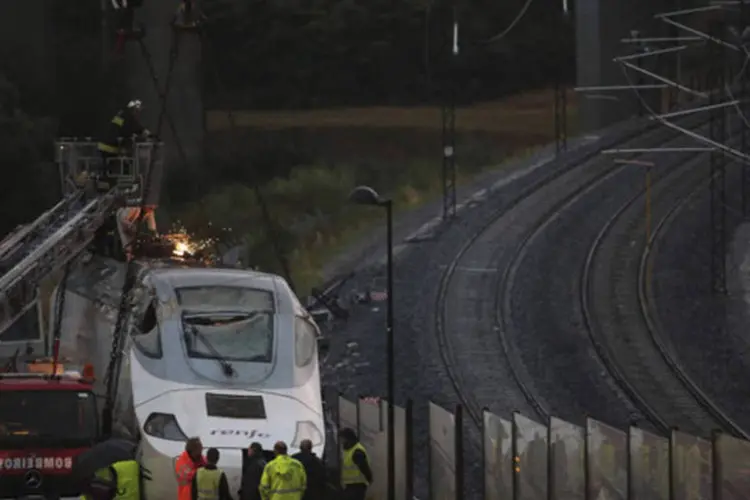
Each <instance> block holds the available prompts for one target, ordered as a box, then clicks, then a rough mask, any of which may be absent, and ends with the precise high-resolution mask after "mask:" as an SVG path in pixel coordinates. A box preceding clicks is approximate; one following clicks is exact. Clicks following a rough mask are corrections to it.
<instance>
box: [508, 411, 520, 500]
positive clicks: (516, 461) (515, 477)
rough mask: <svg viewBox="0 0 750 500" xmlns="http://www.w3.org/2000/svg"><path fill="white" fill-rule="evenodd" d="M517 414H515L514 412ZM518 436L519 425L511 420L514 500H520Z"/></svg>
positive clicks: (514, 420) (513, 419)
mask: <svg viewBox="0 0 750 500" xmlns="http://www.w3.org/2000/svg"><path fill="white" fill-rule="evenodd" d="M513 413H515V412H513ZM517 436H518V424H517V423H516V419H515V418H512V419H511V424H510V449H511V454H512V455H513V459H512V463H511V467H513V476H511V477H512V478H513V500H518V490H519V488H518V483H519V481H520V476H519V472H520V470H521V469H520V467H521V465H520V460H521V459H520V457H519V456H518V445H516V438H517Z"/></svg>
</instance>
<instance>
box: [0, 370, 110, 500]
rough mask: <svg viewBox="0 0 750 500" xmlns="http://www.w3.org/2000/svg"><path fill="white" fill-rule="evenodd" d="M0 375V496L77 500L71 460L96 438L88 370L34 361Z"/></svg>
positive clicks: (95, 421) (92, 394)
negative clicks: (74, 369)
mask: <svg viewBox="0 0 750 500" xmlns="http://www.w3.org/2000/svg"><path fill="white" fill-rule="evenodd" d="M23 365H24V366H22V367H19V370H18V371H14V372H6V373H0V498H2V499H5V498H21V499H28V500H31V499H45V500H47V499H55V500H57V499H66V498H76V499H77V498H79V495H80V491H77V489H78V488H77V485H76V484H75V482H74V481H73V476H72V470H73V459H74V458H75V457H76V455H78V454H79V453H81V452H83V451H85V450H86V449H88V448H90V447H91V446H92V445H93V444H94V443H95V442H96V441H97V438H98V434H99V422H98V420H99V414H98V411H97V405H96V398H95V396H94V392H93V368H92V366H91V365H86V367H85V368H84V369H83V370H82V371H71V370H66V369H65V365H64V362H63V361H62V360H60V361H58V362H55V361H54V360H50V359H37V360H32V361H29V362H26V363H23Z"/></svg>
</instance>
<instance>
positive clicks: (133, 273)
mask: <svg viewBox="0 0 750 500" xmlns="http://www.w3.org/2000/svg"><path fill="white" fill-rule="evenodd" d="M172 29H173V36H172V45H171V47H170V51H169V54H170V57H169V68H168V69H167V75H166V77H165V86H164V92H163V94H162V92H161V89H160V88H159V80H158V78H157V75H156V73H155V71H154V72H152V73H151V77H152V83H153V85H154V87H155V89H156V92H157V94H158V95H160V96H162V95H163V97H164V98H163V99H162V100H161V108H160V111H159V116H158V119H157V124H156V134H157V136H159V135H161V129H162V127H163V124H164V120H165V118H166V117H167V115H168V110H167V102H168V99H167V97H168V95H169V90H170V87H171V83H172V73H173V72H174V65H175V63H176V61H177V58H178V56H179V33H178V32H177V27H176V26H175V25H174V23H173V24H172ZM140 43H141V44H143V42H142V41H140ZM142 55H143V56H144V57H145V58H146V60H147V64H148V65H149V67H150V68H153V64H152V63H151V55H150V52H149V51H148V50H147V48H146V47H145V46H144V45H142ZM154 159H155V155H154V154H153V152H152V154H151V155H150V157H149V165H148V168H147V171H146V177H145V180H144V186H143V194H142V198H141V205H140V212H139V214H138V217H137V219H136V222H135V227H136V231H137V233H136V238H135V240H134V242H133V244H134V245H136V244H137V243H138V237H139V236H140V231H141V226H142V222H143V218H144V216H145V212H146V207H147V204H148V202H147V200H148V196H149V194H150V192H151V184H152V182H151V180H152V176H153V170H154V168H153V167H154ZM137 273H138V264H137V261H136V258H135V254H134V255H132V257H131V259H130V260H129V261H128V263H127V265H126V267H125V277H124V280H123V284H122V289H121V292H120V303H119V305H118V309H117V318H116V320H115V327H114V330H113V332H112V346H111V350H110V359H109V364H108V365H107V372H106V376H105V381H104V383H105V387H106V402H105V406H104V412H103V419H102V420H103V425H102V433H103V434H104V435H105V436H110V435H111V434H112V424H113V417H114V415H113V412H114V399H115V397H116V394H117V389H118V382H119V377H118V376H117V374H118V373H119V369H120V363H121V360H122V355H121V354H122V353H121V351H122V341H123V339H124V338H125V335H126V333H127V332H125V326H126V325H125V319H126V317H127V315H128V309H129V306H130V302H131V293H132V290H133V287H134V285H135V280H136V277H137Z"/></svg>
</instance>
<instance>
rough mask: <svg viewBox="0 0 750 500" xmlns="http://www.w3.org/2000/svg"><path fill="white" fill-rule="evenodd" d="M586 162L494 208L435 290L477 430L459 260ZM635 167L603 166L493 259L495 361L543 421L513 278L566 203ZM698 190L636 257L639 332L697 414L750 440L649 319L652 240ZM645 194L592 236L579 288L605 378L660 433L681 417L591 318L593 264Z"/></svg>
mask: <svg viewBox="0 0 750 500" xmlns="http://www.w3.org/2000/svg"><path fill="white" fill-rule="evenodd" d="M637 137H639V135H638V134H634V135H632V136H631V137H629V138H627V139H626V140H628V141H629V140H632V139H634V138H637ZM640 137H642V138H643V137H645V138H649V137H650V135H648V134H641V135H640ZM672 138H674V136H672ZM663 142H666V141H663ZM590 160H591V158H589V161H590ZM699 162H700V159H696V158H695V157H693V158H691V159H690V160H689V161H686V160H685V157H684V156H683V157H680V158H677V159H674V161H672V162H670V165H669V166H668V168H666V169H662V170H661V171H660V173H658V174H657V175H656V177H655V179H654V185H656V184H658V183H661V182H662V181H668V180H669V179H672V178H673V177H675V176H677V175H679V174H681V173H682V174H684V172H685V171H694V170H696V168H695V166H696V164H698V163H699ZM585 163H587V161H584V162H581V163H579V166H575V167H572V168H570V169H568V170H565V171H557V172H555V173H553V174H551V175H549V176H548V177H546V178H544V179H541V180H540V181H539V182H538V183H536V184H535V185H533V186H530V187H529V189H527V190H525V191H524V192H521V193H518V194H517V196H516V197H515V198H514V200H512V202H510V203H508V204H506V205H505V206H504V207H502V208H501V209H499V210H498V211H496V212H495V213H493V214H492V216H491V217H490V218H489V219H488V221H487V222H486V224H484V225H483V226H482V227H481V228H479V229H478V230H477V231H476V232H475V233H474V234H473V235H472V236H471V237H470V238H468V240H467V241H466V243H465V244H464V245H463V247H462V248H461V249H460V251H459V252H458V253H457V254H455V255H454V257H453V259H452V261H451V262H450V263H449V265H448V266H447V267H446V269H445V271H444V273H443V275H442V277H441V280H440V285H439V289H438V294H437V302H436V315H435V333H436V337H437V341H438V345H439V348H440V354H441V357H442V362H443V365H444V367H445V370H446V372H447V373H448V376H449V378H450V381H451V383H452V385H453V387H454V390H455V392H456V394H457V395H458V398H459V400H460V401H461V403H462V404H463V406H464V407H465V411H466V412H467V414H468V415H469V416H470V418H471V419H472V421H473V422H474V424H475V425H476V426H477V427H481V422H482V408H483V406H486V401H487V398H483V399H484V401H480V400H479V399H480V398H477V397H476V396H475V390H476V387H475V386H471V387H470V384H467V382H466V381H465V377H464V372H463V370H464V369H465V367H462V365H461V363H460V359H459V358H460V357H461V356H460V355H458V354H456V352H455V349H454V345H455V342H456V339H455V338H452V336H451V335H450V334H449V332H448V331H447V328H446V320H447V308H446V299H447V296H448V293H449V288H450V285H451V283H452V282H453V281H454V279H455V277H456V271H457V270H458V269H459V267H460V266H461V263H462V262H463V261H464V259H465V258H466V256H467V254H469V253H470V252H471V251H472V248H473V247H474V246H475V245H477V244H478V241H480V239H481V238H482V237H483V235H485V233H486V232H488V231H489V230H490V229H491V228H493V226H495V225H496V224H497V223H498V221H499V220H500V219H501V218H503V217H506V216H509V214H510V213H511V212H512V211H513V210H514V209H515V208H517V207H518V205H519V204H521V203H522V202H523V201H524V200H525V198H527V197H529V196H531V195H532V194H533V193H534V192H535V191H537V190H540V189H543V188H545V187H547V186H550V185H551V184H552V183H554V182H556V181H559V180H560V179H561V178H562V177H564V176H565V175H569V174H570V175H573V173H574V172H575V171H576V170H577V169H579V168H581V167H582V166H583V165H585ZM632 168H633V167H632V166H622V167H616V168H612V169H609V170H606V169H604V168H602V169H600V172H599V173H598V174H595V175H592V176H588V177H586V178H585V180H584V182H581V183H579V184H578V185H577V187H575V188H573V189H571V190H570V192H569V193H567V194H566V196H563V197H561V198H560V199H559V200H558V201H557V202H555V203H552V204H551V205H549V206H547V207H546V209H545V210H544V212H543V213H542V215H541V216H540V217H538V219H537V220H536V221H535V222H534V223H533V224H531V225H530V226H529V227H528V228H527V229H526V230H525V231H524V232H523V233H522V234H521V235H520V241H519V242H518V243H517V244H516V245H514V246H513V247H512V248H511V249H510V250H507V249H506V250H505V251H504V253H507V254H509V255H505V257H506V258H505V259H502V256H497V255H496V256H494V258H493V261H496V260H499V261H501V265H500V266H499V268H498V269H496V272H495V273H494V274H495V276H494V283H493V289H494V291H495V294H496V295H495V297H494V303H495V308H494V310H495V328H494V333H495V342H496V343H497V344H499V347H500V348H499V349H498V352H501V353H502V359H501V360H497V361H502V363H504V364H506V365H507V367H508V370H507V371H508V373H509V374H510V375H512V377H513V379H514V381H515V386H516V387H517V388H518V389H519V390H520V392H521V393H522V395H523V397H524V399H525V402H526V404H527V408H516V409H518V410H521V411H522V412H523V410H529V411H532V412H534V413H536V415H538V416H539V417H540V418H541V419H542V420H543V421H545V422H546V421H547V419H548V418H549V417H550V409H549V407H548V404H547V403H546V402H545V401H543V400H542V399H541V398H540V396H539V395H538V391H536V390H535V388H534V381H533V380H532V379H531V377H530V376H529V374H528V373H527V371H526V368H525V366H524V363H523V362H522V361H521V358H520V356H519V355H518V352H517V350H516V346H515V345H514V343H513V342H512V341H511V339H509V337H508V332H509V331H510V330H512V329H513V328H514V326H513V324H512V323H513V322H512V320H511V318H510V313H511V309H512V305H511V300H510V299H511V295H512V285H513V282H514V280H515V277H516V273H517V271H518V269H519V267H520V265H521V263H522V261H523V260H524V257H525V256H526V253H527V249H528V248H529V247H530V245H531V244H532V243H533V242H534V240H535V239H536V238H538V237H539V235H540V234H542V233H543V232H544V230H545V228H547V227H548V226H549V225H550V224H551V223H552V222H554V221H555V220H556V218H557V217H558V215H559V214H560V213H561V212H563V211H564V210H565V209H566V208H567V207H569V206H571V205H572V204H574V203H575V202H576V201H578V200H579V199H580V198H581V197H583V196H584V195H585V194H587V193H590V192H591V191H592V190H593V189H595V188H596V187H597V186H599V185H600V184H602V183H603V182H605V181H607V180H608V179H611V178H612V177H613V176H615V175H618V174H619V173H621V172H623V171H624V170H625V169H632ZM665 170H666V171H665ZM697 189H699V188H695V187H694V186H693V187H692V188H691V189H690V190H688V191H689V193H690V194H689V195H688V196H687V197H685V196H682V197H678V199H677V201H676V202H675V203H673V205H672V206H671V207H670V208H669V209H668V210H667V212H666V214H665V215H664V216H663V217H662V218H661V219H660V222H659V223H658V224H657V226H656V227H655V229H654V231H653V233H652V239H651V242H650V244H649V245H644V247H645V248H644V251H643V253H642V254H640V255H639V257H640V258H639V259H638V261H639V263H640V265H639V267H638V276H637V278H638V280H637V283H638V294H637V296H638V300H639V302H638V304H639V307H638V310H639V311H640V314H641V315H642V316H643V322H644V324H645V325H646V327H645V328H642V329H640V330H638V331H637V332H635V333H634V334H635V335H640V336H642V337H644V338H648V339H649V342H650V343H651V345H652V351H653V352H652V354H653V355H658V357H659V359H660V362H661V363H662V365H663V367H662V369H663V370H664V369H666V370H668V374H669V376H671V377H673V378H674V379H675V380H676V381H678V382H679V384H680V386H681V387H682V390H683V391H685V392H686V393H688V394H689V395H690V397H691V398H692V402H693V404H694V407H695V409H694V411H700V412H703V413H704V415H706V419H710V421H711V422H712V423H714V424H718V426H719V427H721V428H723V429H725V430H727V431H729V432H731V433H732V434H735V435H738V436H741V437H746V435H745V434H744V432H743V431H742V429H740V428H739V426H737V425H736V424H734V422H732V421H731V420H730V419H729V418H727V417H726V416H725V415H724V414H723V413H722V412H721V410H719V409H718V408H717V407H716V406H715V405H714V404H713V403H712V402H711V401H710V399H709V398H708V397H707V396H705V394H703V393H702V392H701V391H700V389H699V388H697V386H695V384H693V383H692V381H691V380H690V379H689V377H688V376H687V374H686V373H685V372H684V370H683V369H682V368H681V367H680V365H679V363H678V362H677V361H676V360H675V359H674V357H673V356H672V354H671V351H670V350H669V348H668V347H667V346H666V345H664V343H663V342H662V341H661V338H660V336H659V333H658V331H657V329H656V327H655V323H654V321H653V320H652V319H651V315H650V308H649V305H648V304H647V298H648V294H647V293H646V290H645V286H646V283H647V281H646V279H645V278H644V273H645V272H646V269H647V268H648V259H649V251H650V248H651V246H652V244H653V241H654V240H655V239H656V238H658V236H659V234H660V231H661V229H662V227H663V226H664V223H665V221H666V220H667V219H669V218H671V217H674V215H675V214H676V213H678V212H679V210H680V208H681V207H682V206H684V204H685V203H686V201H685V200H686V199H688V198H689V197H690V196H692V195H693V193H694V192H695V191H696V190H697ZM643 195H644V193H643V190H642V189H641V190H638V192H637V193H636V194H635V195H634V196H632V197H630V198H629V199H628V200H627V201H626V202H625V203H623V204H622V205H621V206H620V207H619V208H618V209H617V210H616V212H615V213H614V214H613V215H612V216H611V217H609V219H608V220H607V222H606V223H605V224H604V226H603V227H602V229H601V230H600V231H599V232H598V234H597V236H596V238H595V239H594V240H593V242H592V244H591V246H590V247H589V251H588V255H587V258H586V264H585V265H584V266H583V269H582V270H581V276H580V278H581V279H580V285H581V289H580V290H581V293H580V296H579V299H580V300H581V302H582V307H583V315H584V318H585V320H584V323H585V327H586V330H587V333H588V337H589V339H590V341H591V343H592V345H593V346H594V351H595V352H596V354H597V358H598V362H599V363H600V364H601V365H602V366H603V367H604V369H605V370H604V371H605V372H606V374H607V377H608V378H609V379H610V385H612V386H614V387H616V388H617V390H618V391H620V392H621V393H622V395H623V399H624V400H625V401H626V402H627V404H628V405H629V406H630V407H631V408H632V411H633V412H635V413H636V414H637V415H639V416H640V417H641V418H642V419H643V420H646V421H648V422H650V423H651V424H652V425H653V426H654V427H655V428H656V429H657V430H659V431H661V432H669V430H670V424H673V422H672V421H671V420H672V419H673V418H674V417H675V415H667V418H669V419H670V421H669V422H668V421H667V419H665V416H664V415H662V412H661V411H660V410H656V409H654V408H653V407H652V406H651V403H650V402H649V400H648V399H649V397H648V396H647V395H646V394H644V390H643V387H641V386H638V387H635V386H634V385H633V384H631V383H630V380H629V378H628V370H629V369H630V368H631V367H630V366H622V364H621V363H620V362H618V361H616V360H615V359H614V356H613V355H612V353H611V349H610V347H609V345H608V344H607V341H606V340H605V339H603V337H602V335H601V332H600V331H599V329H598V325H597V324H596V322H595V320H594V318H593V316H592V312H591V307H590V299H591V287H590V284H591V277H592V275H593V273H592V265H593V262H594V261H595V260H596V257H597V256H598V252H599V251H600V248H601V245H602V243H603V242H604V241H606V240H607V236H608V235H610V234H611V231H612V229H613V227H615V226H617V223H618V221H619V220H620V218H621V217H622V215H623V214H625V213H626V212H628V210H631V209H632V208H633V207H634V206H635V205H636V204H638V202H639V201H640V200H642V198H643ZM641 234H643V233H641ZM499 252H500V251H499ZM501 253H502V252H501ZM634 277H635V276H634ZM483 354H485V355H486V354H487V353H486V352H485V353H483ZM653 359H654V358H653V356H652V357H651V358H650V360H651V361H653ZM683 399H684V398H683ZM482 403H485V405H483V404H482ZM529 416H531V415H529ZM715 426H716V425H714V427H715Z"/></svg>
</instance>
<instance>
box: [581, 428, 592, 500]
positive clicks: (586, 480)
mask: <svg viewBox="0 0 750 500" xmlns="http://www.w3.org/2000/svg"><path fill="white" fill-rule="evenodd" d="M585 425H586V427H585V428H584V432H583V498H585V499H586V500H590V499H591V492H590V489H589V417H586V424H585Z"/></svg>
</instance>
